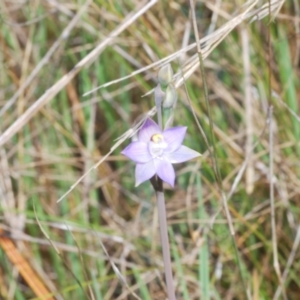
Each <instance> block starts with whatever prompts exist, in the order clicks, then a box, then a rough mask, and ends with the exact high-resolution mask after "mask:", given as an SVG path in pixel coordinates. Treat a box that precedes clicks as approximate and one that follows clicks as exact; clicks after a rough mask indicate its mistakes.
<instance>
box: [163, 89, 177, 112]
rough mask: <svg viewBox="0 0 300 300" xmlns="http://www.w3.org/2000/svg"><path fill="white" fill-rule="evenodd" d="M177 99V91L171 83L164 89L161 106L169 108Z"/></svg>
mask: <svg viewBox="0 0 300 300" xmlns="http://www.w3.org/2000/svg"><path fill="white" fill-rule="evenodd" d="M176 101H177V91H176V89H175V88H174V86H173V85H172V84H169V85H168V87H167V89H166V94H165V99H164V102H163V108H171V107H172V106H174V104H175V103H176Z"/></svg>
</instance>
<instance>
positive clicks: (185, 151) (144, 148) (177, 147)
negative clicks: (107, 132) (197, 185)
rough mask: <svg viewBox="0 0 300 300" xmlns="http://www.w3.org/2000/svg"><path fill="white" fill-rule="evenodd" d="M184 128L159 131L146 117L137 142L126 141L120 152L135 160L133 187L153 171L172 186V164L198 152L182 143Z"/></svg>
mask: <svg viewBox="0 0 300 300" xmlns="http://www.w3.org/2000/svg"><path fill="white" fill-rule="evenodd" d="M186 130H187V127H181V126H179V127H173V128H169V129H167V130H164V131H162V130H161V129H160V128H159V126H158V125H157V124H156V123H155V122H154V121H153V120H151V119H147V120H146V122H145V123H144V125H143V126H142V127H141V129H140V131H139V133H138V141H136V142H132V143H131V144H129V145H128V146H127V147H126V148H125V149H124V150H123V151H122V154H124V155H125V156H127V157H128V158H129V159H131V160H133V161H134V162H136V163H137V165H136V168H135V186H138V185H139V184H141V183H142V182H144V181H146V180H148V179H150V178H152V177H153V176H154V175H155V174H157V175H158V176H159V178H160V179H162V180H163V181H165V182H167V183H169V184H170V185H171V186H172V187H174V182H175V171H174V168H173V166H172V164H177V163H182V162H185V161H187V160H190V159H193V158H195V157H198V156H200V155H201V154H200V153H198V152H196V151H194V150H192V149H190V148H188V147H186V146H183V145H181V144H182V141H183V139H184V136H185V133H186Z"/></svg>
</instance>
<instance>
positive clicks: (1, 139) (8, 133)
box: [0, 0, 157, 147]
mask: <svg viewBox="0 0 300 300" xmlns="http://www.w3.org/2000/svg"><path fill="white" fill-rule="evenodd" d="M156 2H157V0H152V1H150V2H148V3H146V2H142V3H141V4H140V5H139V8H138V11H137V12H136V13H131V14H128V16H127V17H126V18H125V20H124V21H123V22H122V23H121V24H120V25H119V26H118V27H117V28H116V29H115V30H114V31H113V32H112V33H111V34H110V35H109V36H108V37H107V38H106V39H105V40H104V41H103V42H101V43H100V44H99V45H98V46H97V47H96V48H95V49H94V50H93V51H91V52H90V53H89V54H88V55H87V56H85V57H84V58H83V59H82V60H81V61H79V62H78V63H77V64H76V65H75V66H74V68H73V69H72V70H71V71H70V72H69V73H67V74H66V75H64V76H63V77H62V78H61V79H60V80H59V81H58V82H56V83H55V84H54V85H53V86H52V87H51V88H49V89H48V90H47V91H46V92H45V93H44V94H43V95H42V96H41V97H40V98H39V99H37V100H36V101H35V102H34V104H32V105H31V106H30V107H29V108H28V109H27V110H26V111H25V112H24V114H22V115H21V116H20V117H19V118H18V119H17V120H16V121H15V122H14V123H13V124H12V125H11V126H10V127H9V128H8V129H6V130H5V131H4V132H3V134H1V136H0V147H1V146H3V145H4V144H5V143H7V141H9V140H10V139H11V137H12V136H13V135H14V134H15V133H17V132H18V131H19V130H20V129H21V128H23V126H24V125H25V124H26V123H27V122H28V121H29V120H30V119H31V118H32V117H33V116H34V115H35V114H36V113H37V112H38V111H39V110H40V109H41V108H42V107H43V106H44V105H45V104H46V103H48V102H49V101H50V100H51V99H53V97H54V96H55V95H57V94H58V93H59V92H60V91H61V90H62V89H63V88H64V87H65V86H66V85H67V84H68V83H69V82H70V81H71V80H72V79H73V78H74V77H75V76H76V75H77V74H78V73H79V72H80V70H81V69H82V68H83V67H85V66H86V65H88V64H91V63H92V62H94V61H95V60H96V59H97V57H98V56H99V55H100V53H101V52H102V51H103V50H104V49H105V48H106V47H107V46H108V45H109V44H110V43H111V42H112V41H113V39H114V38H115V37H117V36H118V35H119V34H120V33H121V32H123V31H124V30H125V29H126V28H127V27H128V26H130V25H131V24H132V23H133V22H135V21H136V19H137V18H139V17H140V16H141V15H142V14H144V13H145V12H147V10H148V9H150V8H151V7H152V6H153V5H154V4H155V3H156Z"/></svg>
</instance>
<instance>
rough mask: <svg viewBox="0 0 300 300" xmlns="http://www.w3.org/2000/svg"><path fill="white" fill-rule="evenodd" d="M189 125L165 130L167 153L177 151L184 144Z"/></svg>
mask: <svg viewBox="0 0 300 300" xmlns="http://www.w3.org/2000/svg"><path fill="white" fill-rule="evenodd" d="M186 130H187V127H181V126H180V127H173V128H169V129H167V130H165V131H164V132H163V137H164V140H165V142H166V143H167V144H168V147H167V148H166V150H165V153H171V152H174V151H176V150H177V149H178V148H179V147H180V146H181V144H182V141H183V139H184V136H185V133H186Z"/></svg>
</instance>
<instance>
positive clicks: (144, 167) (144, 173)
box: [135, 160, 156, 186]
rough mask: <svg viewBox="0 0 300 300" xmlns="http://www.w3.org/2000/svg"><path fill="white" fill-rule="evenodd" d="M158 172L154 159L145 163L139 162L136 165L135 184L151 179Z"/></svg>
mask: <svg viewBox="0 0 300 300" xmlns="http://www.w3.org/2000/svg"><path fill="white" fill-rule="evenodd" d="M155 173H156V169H155V166H154V163H153V160H151V161H149V162H147V163H145V164H137V165H136V167H135V186H138V185H140V184H141V183H142V182H144V181H146V180H148V179H150V178H151V177H153V176H154V175H155Z"/></svg>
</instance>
